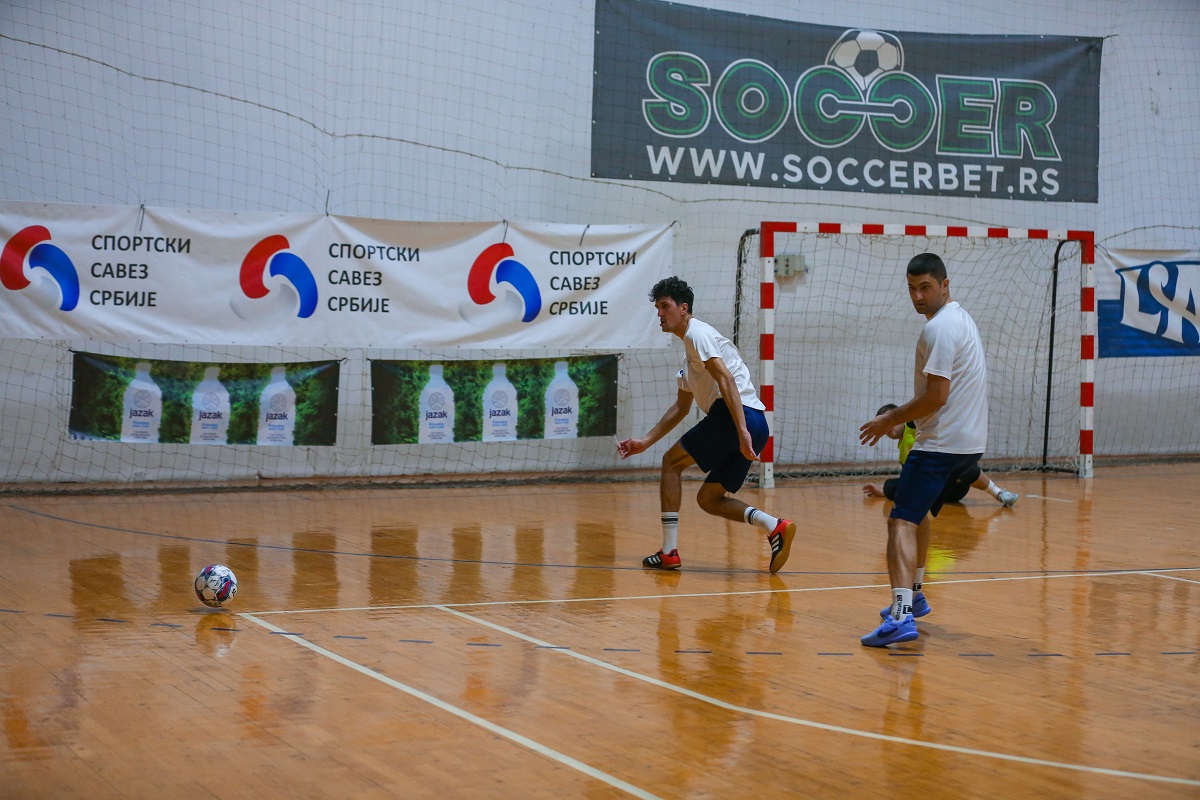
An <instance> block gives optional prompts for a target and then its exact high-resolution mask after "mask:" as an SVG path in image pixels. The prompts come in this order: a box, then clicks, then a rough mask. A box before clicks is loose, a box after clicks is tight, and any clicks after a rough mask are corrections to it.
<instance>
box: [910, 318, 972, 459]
mask: <svg viewBox="0 0 1200 800" xmlns="http://www.w3.org/2000/svg"><path fill="white" fill-rule="evenodd" d="M926 375H937V376H939V377H942V378H949V379H950V396H949V397H948V398H947V399H946V404H945V405H944V406H942V407H941V408H940V409H938V410H937V411H935V412H934V413H933V414H930V415H929V416H927V417H923V418H921V419H918V420H915V422H916V424H917V443H916V444H915V445H913V449H914V450H926V451H930V452H936V453H982V452H983V451H984V450H985V449H987V428H988V399H987V393H988V387H987V362H986V359H985V358H984V353H983V342H982V341H980V339H979V329H978V328H976V327H975V320H973V319H971V315H970V314H968V313H967V312H966V310H965V309H964V308H963V307H962V306H960V305H959V304H958V302H957V301H953V300H952V301H951V302H949V303H946V305H944V306H942V308H941V309H940V310H939V311H938V312H937V313H936V314H934V315H933V319H931V320H929V321H928V322H926V323H925V328H924V329H923V330H922V331H921V337H920V338H919V339H918V340H917V355H916V363H915V369H914V370H913V393H914V396H915V395H919V394H921V393H922V392H924V391H925V385H926V380H927V379H926V377H925V376H926Z"/></svg>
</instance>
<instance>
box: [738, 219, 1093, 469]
mask: <svg viewBox="0 0 1200 800" xmlns="http://www.w3.org/2000/svg"><path fill="white" fill-rule="evenodd" d="M759 236H760V246H759V262H760V268H761V271H760V273H759V315H758V327H759V331H758V334H759V352H758V357H759V384H760V393H761V396H762V400H763V403H764V404H765V405H766V407H767V419H768V422H769V423H770V426H771V438H770V439H769V440H768V442H767V446H766V447H765V448H764V449H763V452H762V454H761V461H762V472H761V478H760V486H761V487H762V488H772V487H773V486H774V485H775V474H776V465H777V463H778V462H779V459H780V454H781V452H783V451H785V450H786V454H787V458H788V459H789V461H787V462H784V463H791V464H799V465H804V464H813V463H816V464H832V465H835V466H836V467H840V468H841V469H843V470H845V468H847V467H848V468H849V469H863V468H864V467H865V466H866V465H869V464H871V463H875V464H878V463H881V462H884V461H886V460H887V459H893V460H892V464H893V466H894V463H895V462H894V455H895V454H894V453H892V452H890V451H889V450H888V449H887V448H875V449H874V452H866V451H868V450H871V448H863V447H862V446H861V445H859V443H858V441H857V432H858V431H857V429H858V425H859V424H861V422H862V421H864V420H866V419H869V418H870V417H871V416H872V415H873V414H874V411H875V408H876V407H877V406H878V405H880V404H882V403H883V402H888V401H890V402H896V403H902V402H904V401H906V400H907V399H908V398H909V397H911V394H912V352H913V350H912V348H913V346H914V345H915V343H916V335H917V333H918V332H919V325H920V323H921V320H920V319H919V316H918V315H916V314H915V312H913V310H912V307H911V305H909V301H908V297H907V294H906V293H905V290H904V277H903V276H904V267H905V265H906V264H907V261H908V259H909V258H911V257H912V256H913V255H916V254H917V253H920V252H925V251H929V252H936V253H938V254H939V255H942V256H943V258H944V260H946V263H947V270H948V273H949V277H950V279H951V296H952V297H953V298H954V299H955V300H960V301H962V302H963V304H964V307H966V308H967V309H968V311H970V312H971V313H972V316H974V317H975V318H976V322H977V323H978V325H979V327H980V330H981V333H982V334H983V337H984V343H985V349H987V350H988V367H989V383H990V406H991V415H990V424H989V447H988V453H987V454H985V461H986V462H987V463H989V465H991V464H992V463H993V461H994V462H995V463H997V464H1002V465H1003V464H1007V465H1009V466H1010V467H1011V468H1034V469H1037V468H1047V467H1048V461H1050V460H1057V461H1059V462H1062V464H1063V466H1062V468H1063V469H1067V470H1069V471H1072V472H1075V473H1076V474H1077V475H1079V476H1080V477H1084V478H1089V477H1091V476H1092V433H1093V398H1094V392H1093V386H1094V379H1095V358H1096V299H1095V289H1094V287H1095V282H1094V280H1095V275H1094V266H1093V255H1094V253H1093V244H1094V237H1093V233H1092V232H1091V231H1082V230H1065V231H1056V230H1048V229H1017V228H1001V227H984V226H971V225H965V226H955V225H891V224H887V225H872V224H859V223H836V222H821V223H803V222H763V223H761V226H760V228H759ZM1064 245H1072V246H1070V247H1068V251H1074V250H1076V249H1077V250H1078V257H1077V259H1072V260H1073V261H1074V262H1075V263H1077V264H1078V269H1079V274H1078V281H1070V280H1065V279H1063V280H1060V279H1059V264H1060V261H1059V256H1060V253H1062V252H1063V250H1064ZM789 251H792V252H789ZM785 253H786V254H788V255H787V256H786V257H785V256H784V254H785ZM777 258H780V259H781V265H782V266H783V267H784V269H783V273H782V275H783V277H780V276H779V274H778V273H777V266H780V265H777V263H776V262H777ZM806 259H807V262H806ZM1061 263H1062V264H1064V266H1065V265H1066V264H1067V261H1066V260H1065V259H1064V260H1063V261H1062V262H1061ZM796 264H800V269H799V272H798V274H797V273H796V272H794V271H793V270H795V265H796ZM810 273H811V274H810ZM747 288H748V289H749V288H750V287H747ZM1076 293H1077V294H1076ZM1059 295H1062V296H1061V297H1060V296H1059ZM1068 304H1069V305H1068ZM781 306H782V307H781ZM1075 307H1077V308H1078V310H1079V313H1078V314H1074V313H1065V312H1064V311H1063V309H1068V308H1075ZM1056 321H1057V322H1058V323H1059V324H1058V327H1059V328H1061V330H1059V331H1057V332H1056V329H1055V323H1056ZM1076 337H1077V338H1076ZM1056 341H1058V342H1059V346H1058V348H1057V350H1058V352H1057V354H1056V352H1055V350H1056V348H1055V342H1056ZM1073 341H1077V342H1078V343H1079V344H1078V349H1076V348H1075V346H1074V345H1072V342H1073ZM1056 355H1057V356H1058V359H1057V363H1055V356H1056ZM1076 365H1077V367H1076ZM781 376H782V379H781ZM1076 380H1077V382H1078V393H1076V392H1075V390H1074V385H1075V381H1076ZM777 405H779V406H781V407H783V409H786V410H787V413H780V409H777ZM1076 409H1077V411H1076ZM1076 419H1077V420H1078V437H1077V438H1076V437H1075V435H1074V430H1073V427H1074V420H1076ZM789 437H792V438H794V439H795V440H796V441H795V442H790V443H789V442H787V441H786V440H787V439H788V438H789ZM781 439H782V440H783V441H782V442H781ZM1039 439H1040V443H1039V441H1038V440H1039ZM847 440H849V441H847ZM884 441H885V442H886V441H887V440H884ZM781 444H786V445H790V446H787V447H784V448H781ZM854 448H857V450H856V449H854ZM1039 449H1040V451H1041V452H1040V454H1039V453H1038V452H1037V451H1038V450H1039ZM835 471H836V469H835Z"/></svg>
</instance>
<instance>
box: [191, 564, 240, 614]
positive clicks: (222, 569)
mask: <svg viewBox="0 0 1200 800" xmlns="http://www.w3.org/2000/svg"><path fill="white" fill-rule="evenodd" d="M235 595H237V576H236V575H234V574H233V570H231V569H230V568H229V567H227V566H225V565H224V564H210V565H209V566H207V567H205V568H204V569H202V570H200V574H199V575H197V576H196V597H199V598H200V602H201V603H204V605H206V606H210V607H212V608H219V607H220V606H223V605H225V604H226V603H228V602H230V601H231V600H233V598H234V596H235Z"/></svg>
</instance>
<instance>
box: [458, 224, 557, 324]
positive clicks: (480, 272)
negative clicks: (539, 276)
mask: <svg viewBox="0 0 1200 800" xmlns="http://www.w3.org/2000/svg"><path fill="white" fill-rule="evenodd" d="M513 255H514V253H513V249H512V246H511V245H509V244H506V243H504V242H498V243H496V244H493V245H490V246H489V247H487V248H486V249H484V251H483V252H482V253H480V254H479V255H478V256H477V257H476V258H475V263H474V264H472V265H471V272H470V274H469V275H468V276H467V292H468V293H469V294H470V295H471V300H472V301H474V302H475V303H476V304H477V305H481V306H485V305H487V304H488V303H491V302H492V301H494V300H495V299H496V295H495V294H494V293H493V292H492V279H493V278H495V282H496V285H497V286H499V285H500V284H502V283H506V284H508V285H509V286H511V287H512V288H513V290H514V291H515V292H516V293H517V294H518V295H520V297H521V300H522V302H523V303H524V308H525V310H524V313H523V314H522V316H521V321H522V322H533V320H534V318H536V317H537V315H538V312H539V311H541V310H542V290H541V289H539V288H538V285H537V281H536V280H535V279H534V277H533V273H532V272H530V271H529V268H528V267H526V266H525V265H524V264H522V263H521V262H520V261H517V260H516V259H515V258H513Z"/></svg>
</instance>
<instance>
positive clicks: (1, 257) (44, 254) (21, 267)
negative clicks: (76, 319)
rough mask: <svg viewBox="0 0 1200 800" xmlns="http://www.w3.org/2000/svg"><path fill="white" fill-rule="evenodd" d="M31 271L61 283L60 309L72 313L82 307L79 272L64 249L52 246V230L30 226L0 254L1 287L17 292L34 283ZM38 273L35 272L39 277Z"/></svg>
mask: <svg viewBox="0 0 1200 800" xmlns="http://www.w3.org/2000/svg"><path fill="white" fill-rule="evenodd" d="M26 264H28V265H29V269H30V270H31V271H32V270H34V269H41V270H44V271H45V273H46V274H47V275H49V276H50V277H51V278H52V279H53V280H54V282H55V283H56V284H58V297H59V303H58V307H59V309H60V310H62V311H70V310H71V309H73V308H75V306H76V305H78V304H79V273H78V272H77V271H76V270H75V265H74V264H73V263H71V259H70V258H69V257H68V256H67V254H66V253H64V252H63V251H62V250H60V249H58V248H57V247H55V246H54V245H52V244H51V243H50V231H48V230H46V229H45V228H44V227H42V226H41V225H30V226H29V227H27V228H24V229H23V230H21V231H18V232H17V234H16V235H15V236H13V237H12V238H11V239H9V240H8V242H7V243H6V244H5V245H4V250H3V251H2V252H0V284H3V286H4V288H5V289H10V290H12V291H15V292H19V291H20V290H22V289H24V288H26V287H27V286H29V285H30V284H31V283H33V281H32V280H30V278H31V276H30V275H27V274H26V272H25V265H26ZM37 275H38V273H36V272H34V273H32V276H37Z"/></svg>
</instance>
